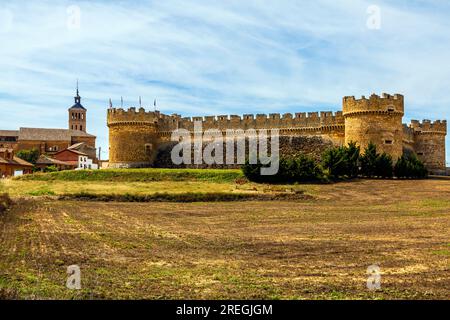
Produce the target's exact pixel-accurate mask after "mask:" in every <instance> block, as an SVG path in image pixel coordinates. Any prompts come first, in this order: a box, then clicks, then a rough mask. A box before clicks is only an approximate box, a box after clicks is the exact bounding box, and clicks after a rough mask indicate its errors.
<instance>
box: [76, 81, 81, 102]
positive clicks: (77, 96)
mask: <svg viewBox="0 0 450 320" xmlns="http://www.w3.org/2000/svg"><path fill="white" fill-rule="evenodd" d="M79 103H81V97H80V90H79V89H78V79H77V95H76V96H75V104H79Z"/></svg>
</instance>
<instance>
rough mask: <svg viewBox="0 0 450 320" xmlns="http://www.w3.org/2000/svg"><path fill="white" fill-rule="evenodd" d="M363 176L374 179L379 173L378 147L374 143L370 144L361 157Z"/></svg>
mask: <svg viewBox="0 0 450 320" xmlns="http://www.w3.org/2000/svg"><path fill="white" fill-rule="evenodd" d="M360 162H361V175H362V176H363V177H368V178H372V177H375V176H376V173H377V162H378V153H377V147H376V146H375V144H373V143H372V142H371V143H369V145H368V146H367V148H366V149H365V150H364V154H363V155H362V156H360Z"/></svg>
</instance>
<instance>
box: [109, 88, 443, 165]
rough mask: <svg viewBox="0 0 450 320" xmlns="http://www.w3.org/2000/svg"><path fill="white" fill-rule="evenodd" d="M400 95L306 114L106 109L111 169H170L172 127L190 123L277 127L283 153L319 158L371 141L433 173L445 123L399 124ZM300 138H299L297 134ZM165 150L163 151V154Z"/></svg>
mask: <svg viewBox="0 0 450 320" xmlns="http://www.w3.org/2000/svg"><path fill="white" fill-rule="evenodd" d="M403 115H404V97H403V96H402V95H400V94H395V95H389V94H383V95H382V96H378V95H372V96H370V97H369V98H365V97H362V98H360V99H356V98H355V97H345V98H344V99H343V111H342V112H335V113H333V112H320V113H319V112H310V113H296V114H290V113H287V114H284V115H280V114H278V113H274V114H269V115H264V114H258V115H256V116H255V115H243V116H236V115H231V116H226V115H220V116H207V117H192V118H190V117H181V116H180V115H177V114H173V115H165V114H162V113H160V112H159V111H154V112H147V111H146V110H145V109H144V108H139V109H136V108H130V109H128V110H124V109H115V108H110V109H109V110H108V126H109V130H110V164H111V166H113V167H146V166H154V165H156V166H165V167H171V164H170V163H168V160H167V159H170V154H167V150H168V149H171V147H170V146H173V144H174V143H172V142H170V140H171V135H172V133H173V131H175V130H177V129H186V130H188V131H189V132H190V133H191V135H192V136H194V134H195V132H194V131H195V129H194V123H201V125H202V130H203V131H205V130H210V129H216V130H218V131H221V132H223V133H225V132H226V131H227V130H238V129H240V130H248V129H255V130H261V129H267V130H270V129H279V132H280V142H281V149H282V154H293V153H296V152H302V153H307V154H310V155H312V156H314V157H317V155H318V154H321V153H322V152H323V151H324V149H326V148H327V147H330V146H331V145H336V146H339V145H343V144H345V143H349V142H351V141H353V142H356V143H357V144H358V145H360V146H361V147H362V149H364V148H365V147H366V146H367V145H368V144H369V143H370V142H373V143H375V144H376V145H377V148H378V150H379V151H380V152H386V153H388V154H390V155H391V156H392V157H393V159H394V160H396V159H398V158H399V157H400V156H401V155H402V154H403V153H404V152H417V153H418V155H419V157H421V158H422V159H423V160H424V161H425V163H426V164H427V166H428V167H429V168H430V169H432V170H433V171H435V172H438V171H439V170H442V169H444V170H445V136H446V133H447V123H446V121H436V122H433V123H431V122H429V121H424V122H422V123H420V122H418V121H413V122H412V123H411V125H409V126H407V125H404V124H403V123H402V118H403ZM300 137H303V138H300ZM165 152H166V154H164V153H165Z"/></svg>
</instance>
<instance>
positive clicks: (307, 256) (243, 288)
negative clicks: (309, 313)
mask: <svg viewBox="0 0 450 320" xmlns="http://www.w3.org/2000/svg"><path fill="white" fill-rule="evenodd" d="M181 183H182V182H181ZM305 188H306V189H307V190H308V192H309V193H310V194H312V195H313V196H314V199H313V200H302V201H289V202H288V201H270V202H267V201H266V202H214V203H187V204H186V203H104V202H71V201H69V202H68V201H50V200H44V198H43V199H41V200H39V199H38V198H36V199H34V200H16V202H17V204H16V206H14V207H13V209H12V210H11V211H8V212H6V213H5V214H3V215H2V216H1V217H0V248H1V250H0V298H4V299H13V298H19V299H128V298H137V299H178V298H180V299H449V298H450V294H449V293H450V180H423V181H378V180H367V181H359V182H348V183H338V184H333V185H314V186H307V187H305ZM70 265H78V266H79V267H80V269H81V284H82V289H81V290H79V291H73V290H69V289H67V288H66V286H65V285H66V279H67V277H68V275H67V267H68V266H70ZM371 265H377V266H378V267H379V268H380V271H381V279H380V280H381V283H380V285H381V288H380V290H377V291H370V290H369V289H368V288H367V279H368V274H367V268H368V267H369V266H371Z"/></svg>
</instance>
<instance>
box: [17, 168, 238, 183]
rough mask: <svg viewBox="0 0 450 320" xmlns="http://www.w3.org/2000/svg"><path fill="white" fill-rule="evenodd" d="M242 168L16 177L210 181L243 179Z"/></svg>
mask: <svg viewBox="0 0 450 320" xmlns="http://www.w3.org/2000/svg"><path fill="white" fill-rule="evenodd" d="M243 178H244V175H243V174H242V171H241V170H231V169H230V170H223V169H157V168H148V169H106V170H79V171H59V172H52V173H36V174H32V175H24V176H21V177H17V178H14V180H21V181H115V182H151V181H209V182H234V181H235V180H237V179H243Z"/></svg>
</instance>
